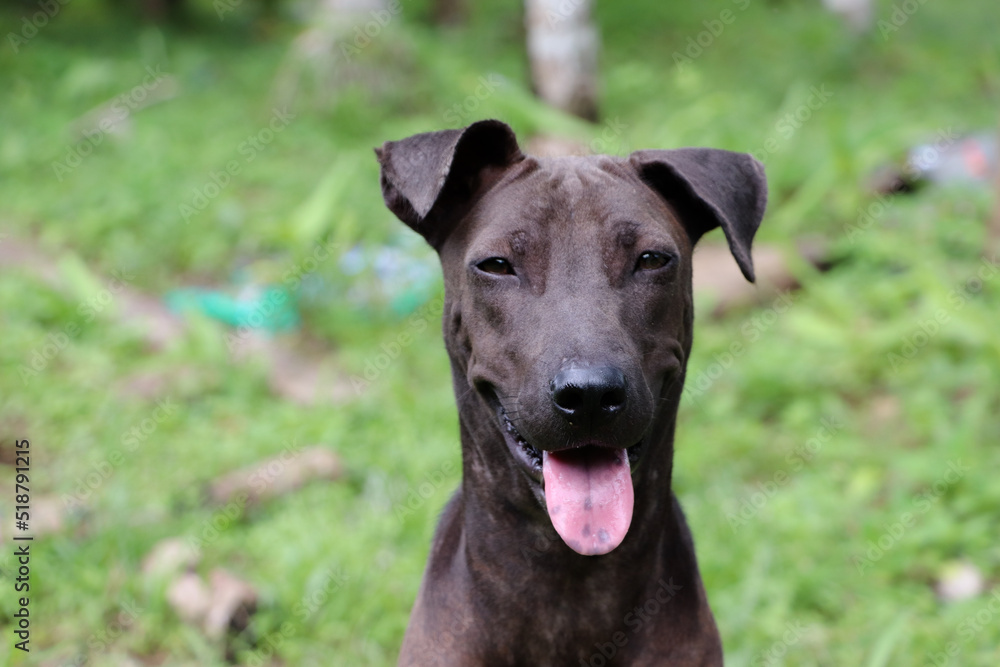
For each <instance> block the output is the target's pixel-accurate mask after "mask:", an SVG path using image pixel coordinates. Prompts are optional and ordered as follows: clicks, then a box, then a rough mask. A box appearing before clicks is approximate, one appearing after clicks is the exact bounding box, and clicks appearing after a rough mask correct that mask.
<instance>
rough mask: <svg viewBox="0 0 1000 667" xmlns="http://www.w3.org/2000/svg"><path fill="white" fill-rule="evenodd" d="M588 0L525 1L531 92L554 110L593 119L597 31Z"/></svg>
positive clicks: (595, 110)
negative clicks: (532, 89) (533, 91)
mask: <svg viewBox="0 0 1000 667" xmlns="http://www.w3.org/2000/svg"><path fill="white" fill-rule="evenodd" d="M591 5H592V0H525V3H524V6H525V26H526V28H527V37H528V60H529V62H530V64H531V82H532V87H533V88H534V90H535V93H536V94H537V95H538V96H539V97H540V98H542V99H543V100H544V101H545V102H546V103H548V104H550V105H552V106H553V107H555V108H557V109H561V110H562V111H566V112H568V113H571V114H574V115H576V116H580V117H581V118H585V119H587V120H590V121H596V120H597V51H598V42H599V40H598V34H597V28H596V27H595V26H594V24H593V22H592V20H591V16H590V9H591Z"/></svg>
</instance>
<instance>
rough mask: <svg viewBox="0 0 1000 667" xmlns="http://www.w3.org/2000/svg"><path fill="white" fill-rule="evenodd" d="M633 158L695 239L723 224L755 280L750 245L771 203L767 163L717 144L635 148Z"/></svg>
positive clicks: (744, 269) (746, 272) (746, 271)
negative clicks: (763, 163) (668, 148)
mask: <svg viewBox="0 0 1000 667" xmlns="http://www.w3.org/2000/svg"><path fill="white" fill-rule="evenodd" d="M629 160H630V161H631V162H632V164H633V166H634V167H635V169H636V170H637V171H638V172H639V176H640V177H641V178H642V179H643V180H644V181H645V182H646V183H647V184H649V185H650V186H651V187H652V188H653V189H654V190H656V191H657V192H658V193H659V194H660V196H662V197H663V198H664V199H666V200H667V201H668V202H669V203H670V204H671V205H673V206H674V208H675V209H676V210H677V214H678V215H679V216H680V222H681V224H682V225H684V228H685V229H686V230H687V232H688V235H689V236H690V237H691V242H692V243H695V242H697V241H698V239H699V238H701V235H702V234H704V233H705V232H707V231H710V230H712V229H715V228H716V227H722V231H723V232H725V234H726V240H727V241H728V242H729V250H730V252H732V253H733V257H735V258H736V263H737V264H739V266H740V270H741V271H742V272H743V275H744V276H745V277H746V279H747V280H749V281H750V282H753V280H754V272H753V259H752V258H751V256H750V246H751V244H752V243H753V237H754V234H755V233H756V232H757V228H758V227H759V226H760V221H761V219H762V218H763V217H764V209H765V208H766V206H767V180H766V179H765V177H764V165H762V164H761V163H760V162H758V161H757V160H755V159H754V158H753V157H751V156H750V155H748V154H746V153H733V152H730V151H723V150H718V149H714V148H678V149H675V150H644V151H636V152H635V153H632V155H631V156H629Z"/></svg>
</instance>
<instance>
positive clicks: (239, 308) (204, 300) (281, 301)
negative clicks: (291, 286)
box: [165, 285, 301, 332]
mask: <svg viewBox="0 0 1000 667" xmlns="http://www.w3.org/2000/svg"><path fill="white" fill-rule="evenodd" d="M165 300H166V302H167V306H168V307H169V308H170V309H171V310H172V311H174V312H176V313H185V312H190V311H196V312H199V313H201V314H203V315H205V316H207V317H210V318H212V319H214V320H218V321H220V322H225V323H226V324H228V325H230V326H232V327H245V328H250V329H262V330H264V331H271V332H278V331H289V330H293V329H297V328H298V327H299V325H300V323H301V320H300V318H299V312H298V308H297V304H296V302H295V296H294V295H293V294H291V293H289V292H288V291H287V290H285V289H284V288H281V287H276V286H274V285H266V286H259V287H247V288H244V289H243V290H241V292H240V294H239V295H238V296H235V297H234V296H232V295H230V294H227V293H225V292H223V291H220V290H214V289H202V288H186V289H176V290H172V291H170V292H169V293H167V295H166V297H165Z"/></svg>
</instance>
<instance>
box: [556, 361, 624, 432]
mask: <svg viewBox="0 0 1000 667" xmlns="http://www.w3.org/2000/svg"><path fill="white" fill-rule="evenodd" d="M550 388H551V390H552V402H553V403H554V404H555V406H556V411H557V412H559V413H560V414H562V415H563V417H565V418H566V419H567V420H569V422H570V423H571V424H572V423H575V422H577V420H579V422H580V423H581V425H591V426H598V425H599V424H600V423H601V422H602V421H604V420H607V419H610V418H611V417H613V416H614V415H616V414H617V413H619V412H621V410H622V409H623V408H624V407H625V401H626V393H625V374H624V373H622V372H621V370H620V369H618V368H615V367H614V366H593V367H589V368H568V369H566V370H562V371H559V372H558V373H556V376H555V377H554V378H552V384H551V385H550Z"/></svg>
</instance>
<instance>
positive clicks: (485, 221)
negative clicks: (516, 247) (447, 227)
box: [468, 156, 683, 237]
mask: <svg viewBox="0 0 1000 667" xmlns="http://www.w3.org/2000/svg"><path fill="white" fill-rule="evenodd" d="M473 217H474V221H473V223H472V228H471V229H469V230H468V231H469V232H471V233H472V235H473V237H475V236H480V235H481V234H483V233H487V234H489V235H494V234H499V235H502V234H514V233H518V234H520V235H526V236H529V237H530V236H535V234H533V233H532V230H533V229H535V230H542V229H543V230H544V231H545V232H546V233H545V235H546V236H548V235H550V234H553V233H554V234H559V233H566V234H572V235H576V234H577V233H580V232H581V231H584V230H586V231H590V232H593V233H598V234H599V233H601V232H605V231H617V230H620V229H621V228H623V226H624V227H629V228H631V229H633V230H635V232H636V233H650V234H657V233H658V234H657V235H659V234H663V233H666V234H668V235H670V236H674V235H675V234H677V233H682V231H683V230H682V228H681V227H680V225H679V224H678V222H677V221H676V218H675V216H674V215H673V213H672V211H671V210H670V208H669V207H668V206H667V204H666V203H665V202H664V201H663V200H662V199H661V198H660V197H659V196H658V195H657V194H656V193H655V192H654V191H653V190H652V189H651V188H649V187H647V186H646V185H645V184H644V183H643V181H642V179H640V178H639V176H638V174H637V173H636V172H635V170H634V168H633V167H632V165H631V164H630V163H629V162H628V161H627V160H625V159H623V158H614V157H609V156H567V157H554V158H553V157H549V158H534V157H532V158H528V159H526V160H524V161H522V162H521V163H519V164H518V165H516V166H515V167H513V168H511V169H510V170H509V171H508V173H506V174H505V175H504V176H503V178H502V179H501V180H500V181H499V182H498V183H497V184H496V185H495V186H494V187H493V188H492V189H491V190H490V191H489V192H488V193H487V194H486V195H485V196H484V197H483V199H482V200H481V201H480V202H479V203H478V204H477V206H476V211H475V215H474V216H473ZM625 223H627V224H625Z"/></svg>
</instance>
